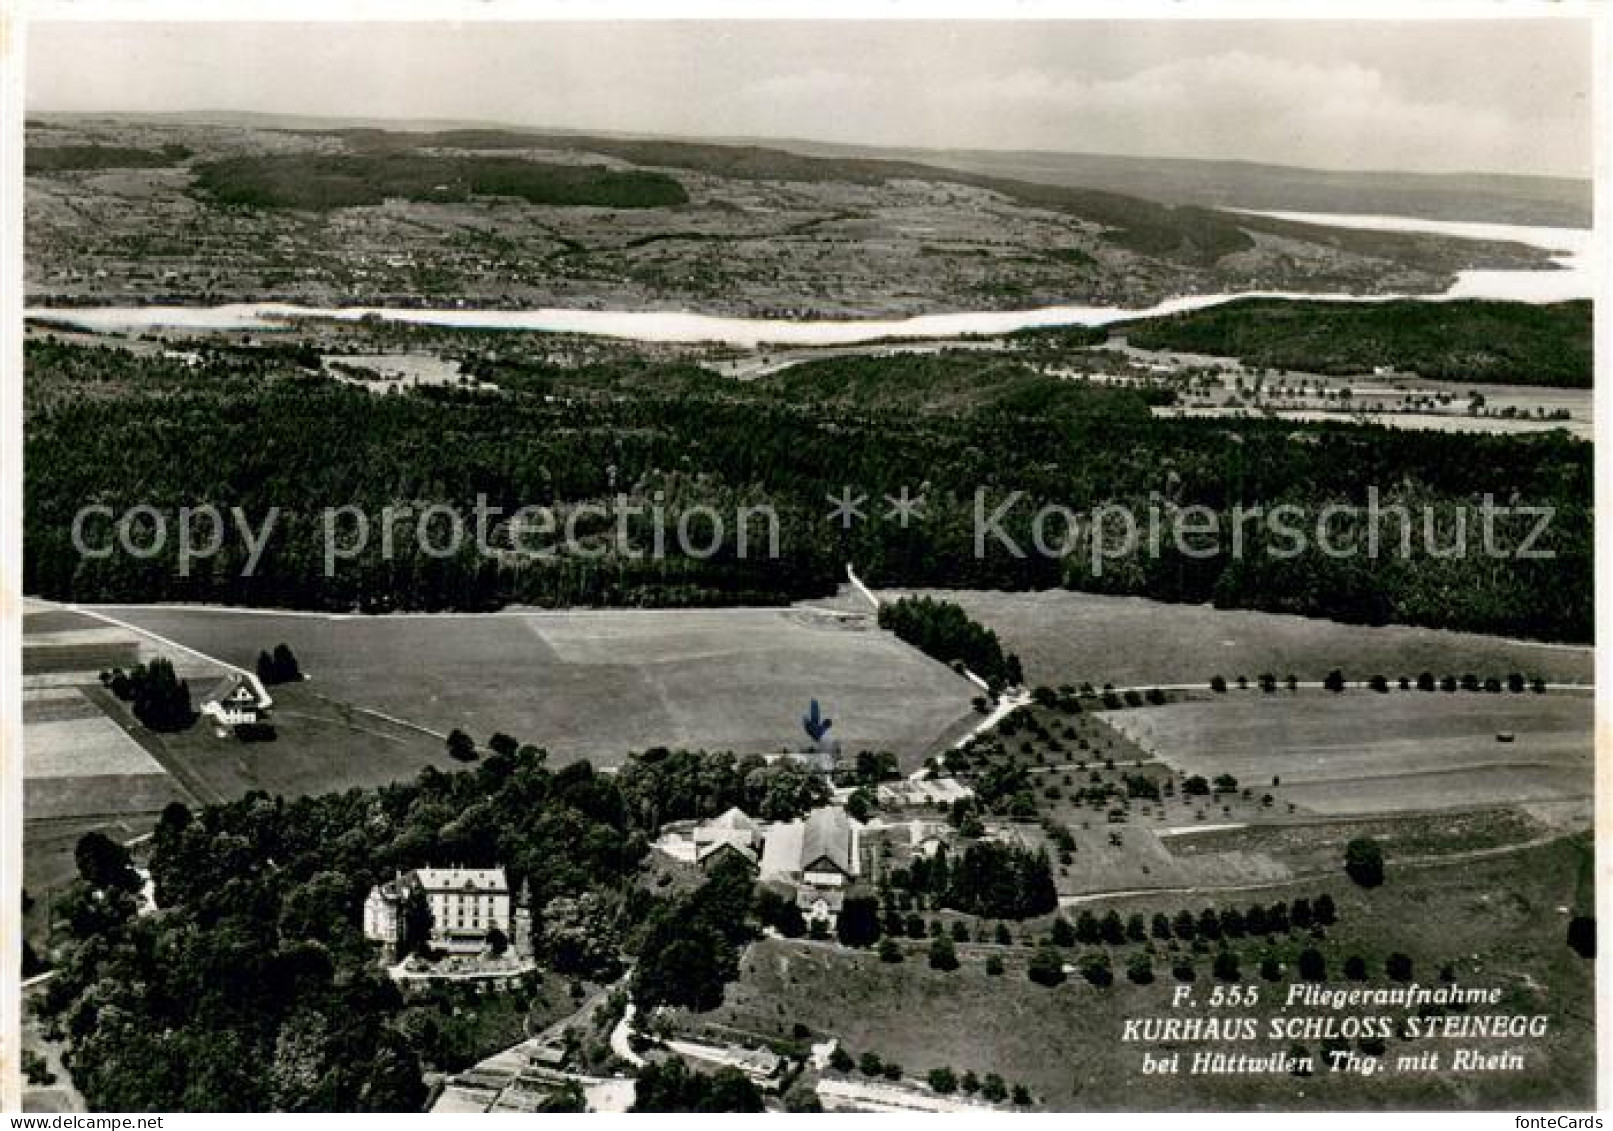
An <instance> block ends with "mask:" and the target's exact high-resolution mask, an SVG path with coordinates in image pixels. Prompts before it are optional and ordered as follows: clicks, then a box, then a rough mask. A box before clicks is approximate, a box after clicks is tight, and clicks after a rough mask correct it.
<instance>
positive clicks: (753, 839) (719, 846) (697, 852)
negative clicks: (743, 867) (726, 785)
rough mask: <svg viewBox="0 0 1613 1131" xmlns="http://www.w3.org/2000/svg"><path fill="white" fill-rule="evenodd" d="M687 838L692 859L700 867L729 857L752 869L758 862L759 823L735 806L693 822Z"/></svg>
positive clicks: (760, 841)
mask: <svg viewBox="0 0 1613 1131" xmlns="http://www.w3.org/2000/svg"><path fill="white" fill-rule="evenodd" d="M690 839H691V840H692V841H693V842H694V858H695V862H696V863H697V864H699V865H700V866H701V867H702V868H709V867H711V865H712V864H713V863H715V862H716V861H718V860H721V859H723V858H724V857H729V856H732V857H735V858H737V859H739V860H742V861H744V862H745V863H746V864H747V865H749V866H750V867H751V868H753V869H754V868H757V867H758V866H759V865H760V864H761V855H760V854H761V847H762V832H761V826H760V825H758V824H757V823H756V822H755V821H753V820H752V819H751V818H750V817H749V816H747V815H746V813H745V811H744V810H743V809H740V808H738V807H737V806H736V807H734V808H732V809H730V810H728V811H727V812H726V813H723V814H722V815H721V816H717V817H713V818H712V819H711V820H709V821H706V822H703V823H702V824H699V825H696V826H695V828H694V832H693V833H692V834H691V837H690Z"/></svg>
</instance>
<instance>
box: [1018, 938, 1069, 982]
mask: <svg viewBox="0 0 1613 1131" xmlns="http://www.w3.org/2000/svg"><path fill="white" fill-rule="evenodd" d="M1025 975H1026V977H1028V978H1030V980H1031V981H1033V982H1035V983H1036V984H1037V985H1039V986H1056V985H1058V984H1059V983H1060V982H1062V981H1064V956H1063V955H1062V954H1060V953H1059V952H1058V950H1057V949H1055V948H1054V947H1051V946H1041V947H1038V948H1037V950H1036V953H1035V954H1033V955H1032V956H1031V960H1030V964H1029V966H1027V967H1026V970H1025Z"/></svg>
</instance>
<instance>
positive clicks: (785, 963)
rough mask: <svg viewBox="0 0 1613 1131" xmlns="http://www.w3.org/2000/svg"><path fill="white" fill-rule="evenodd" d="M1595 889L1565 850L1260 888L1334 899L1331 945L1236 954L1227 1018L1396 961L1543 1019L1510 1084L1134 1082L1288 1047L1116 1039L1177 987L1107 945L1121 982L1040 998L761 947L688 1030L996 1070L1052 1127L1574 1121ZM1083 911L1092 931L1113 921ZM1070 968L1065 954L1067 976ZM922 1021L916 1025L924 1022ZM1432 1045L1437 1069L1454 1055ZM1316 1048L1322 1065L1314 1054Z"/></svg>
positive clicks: (1285, 942)
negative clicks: (1019, 1086)
mask: <svg viewBox="0 0 1613 1131" xmlns="http://www.w3.org/2000/svg"><path fill="white" fill-rule="evenodd" d="M1589 874H1590V852H1589V842H1588V840H1587V839H1585V838H1570V839H1564V840H1559V841H1557V842H1554V843H1552V844H1548V845H1545V846H1540V847H1535V848H1530V849H1526V850H1523V851H1520V852H1517V853H1514V854H1509V855H1506V856H1501V857H1496V858H1491V859H1484V860H1479V861H1474V862H1470V863H1464V864H1461V865H1456V866H1443V867H1434V868H1424V869H1419V870H1415V871H1408V872H1406V873H1405V874H1404V875H1403V876H1392V877H1391V879H1390V882H1389V883H1388V884H1386V885H1385V886H1384V887H1382V888H1378V889H1374V890H1371V891H1366V890H1363V889H1360V888H1357V887H1354V886H1353V885H1351V884H1350V883H1349V882H1348V881H1347V880H1345V879H1343V877H1342V875H1341V876H1339V877H1338V879H1336V880H1332V881H1327V882H1324V883H1321V884H1319V883H1318V882H1317V881H1315V880H1310V881H1302V882H1300V883H1297V884H1295V885H1293V886H1292V887H1291V888H1281V887H1277V888H1272V889H1269V890H1265V891H1262V892H1261V893H1260V894H1259V896H1258V898H1259V900H1260V901H1262V902H1270V901H1272V900H1291V899H1293V898H1296V897H1298V896H1305V897H1307V898H1314V897H1315V896H1316V894H1317V892H1318V890H1326V891H1327V892H1328V893H1329V894H1331V895H1332V896H1333V898H1334V899H1335V900H1336V902H1337V905H1338V922H1337V923H1336V924H1335V925H1334V926H1332V927H1330V928H1328V929H1327V930H1326V931H1325V932H1323V935H1324V937H1321V938H1312V937H1310V936H1309V935H1308V934H1307V933H1305V932H1295V934H1294V935H1293V936H1292V937H1290V936H1286V935H1282V936H1278V937H1277V938H1276V939H1275V940H1273V941H1270V942H1267V941H1256V940H1245V941H1244V942H1242V943H1240V944H1237V949H1238V950H1240V951H1242V952H1243V967H1244V971H1245V972H1244V975H1243V984H1244V985H1248V986H1254V987H1258V990H1259V995H1260V1002H1259V1004H1257V1005H1256V1006H1253V1007H1250V1008H1246V1009H1238V1010H1231V1011H1221V1012H1223V1013H1226V1012H1230V1013H1235V1014H1243V1015H1253V1016H1257V1017H1262V1018H1263V1017H1266V1016H1271V1015H1275V1014H1278V1013H1279V1012H1280V1011H1281V1009H1282V1002H1283V1001H1284V1000H1285V997H1286V993H1287V984H1288V982H1289V981H1290V980H1294V979H1296V975H1295V974H1294V973H1293V969H1294V962H1295V958H1296V956H1297V953H1298V952H1299V951H1300V950H1301V949H1302V948H1304V947H1306V946H1315V947H1316V948H1317V949H1319V950H1320V951H1321V952H1322V953H1323V955H1324V957H1325V958H1326V960H1327V962H1328V964H1329V967H1330V969H1331V970H1332V971H1333V972H1334V977H1335V978H1336V977H1337V976H1338V973H1337V972H1338V971H1339V970H1340V968H1341V967H1342V964H1343V961H1344V959H1345V958H1346V957H1349V956H1352V955H1359V956H1361V957H1362V958H1363V959H1365V960H1366V962H1367V964H1368V969H1369V971H1370V974H1369V977H1368V980H1367V981H1366V982H1365V983H1363V984H1364V985H1367V986H1382V985H1385V984H1389V983H1388V982H1387V979H1385V977H1384V975H1383V973H1382V971H1383V963H1384V959H1385V958H1386V957H1387V955H1388V954H1389V953H1391V952H1392V951H1397V950H1398V951H1402V952H1404V953H1405V954H1406V955H1408V956H1409V957H1410V958H1411V960H1412V963H1413V975H1414V977H1417V978H1419V979H1420V980H1421V981H1422V982H1423V983H1424V984H1428V983H1429V982H1431V981H1433V980H1434V979H1435V978H1437V971H1438V970H1439V968H1440V967H1441V966H1443V965H1444V964H1446V963H1449V964H1450V965H1451V968H1452V969H1451V972H1452V974H1453V976H1454V977H1455V978H1456V980H1457V981H1458V982H1459V983H1460V984H1462V985H1468V986H1494V987H1497V988H1500V989H1501V990H1502V991H1503V998H1502V1002H1501V1003H1500V1004H1499V1005H1498V1006H1496V1007H1494V1011H1495V1012H1502V1013H1523V1014H1532V1013H1544V1014H1545V1015H1547V1016H1548V1018H1549V1019H1550V1025H1549V1030H1548V1033H1547V1035H1546V1036H1545V1037H1543V1038H1538V1039H1531V1040H1527V1041H1522V1042H1515V1043H1516V1044H1517V1046H1518V1047H1519V1049H1520V1051H1522V1052H1523V1054H1524V1056H1525V1068H1524V1069H1523V1070H1522V1071H1519V1072H1490V1073H1483V1072H1479V1073H1473V1072H1454V1071H1450V1070H1448V1068H1446V1069H1443V1070H1439V1071H1432V1072H1418V1073H1411V1072H1395V1071H1385V1072H1383V1073H1380V1074H1379V1075H1378V1076H1376V1077H1375V1078H1374V1080H1373V1082H1372V1085H1371V1086H1369V1087H1362V1086H1361V1082H1360V1079H1359V1078H1357V1077H1352V1076H1348V1075H1346V1074H1344V1073H1337V1072H1329V1071H1326V1070H1325V1069H1324V1070H1322V1071H1319V1072H1318V1073H1317V1074H1316V1075H1315V1076H1312V1077H1308V1078H1305V1079H1298V1078H1295V1077H1293V1076H1290V1075H1288V1074H1286V1073H1282V1074H1276V1075H1269V1076H1265V1075H1243V1076H1237V1075H1229V1076H1196V1077H1195V1076H1190V1075H1186V1074H1185V1073H1184V1074H1182V1075H1174V1076H1172V1075H1165V1076H1153V1075H1145V1074H1143V1073H1142V1071H1141V1054H1142V1052H1143V1051H1145V1050H1146V1051H1150V1052H1154V1053H1159V1052H1164V1051H1170V1048H1181V1049H1184V1050H1188V1051H1195V1050H1215V1049H1219V1050H1220V1051H1231V1052H1249V1053H1252V1054H1259V1053H1272V1052H1280V1051H1284V1050H1285V1049H1286V1048H1287V1044H1286V1043H1279V1044H1274V1043H1272V1042H1271V1041H1270V1040H1260V1041H1255V1042H1249V1043H1247V1044H1221V1045H1215V1044H1200V1045H1181V1044H1178V1045H1174V1046H1169V1047H1167V1046H1165V1045H1163V1044H1158V1043H1156V1044H1146V1045H1145V1044H1141V1043H1126V1042H1124V1041H1122V1040H1121V1036H1122V1025H1123V1024H1124V1022H1125V1021H1126V1019H1128V1018H1134V1017H1150V1016H1162V1015H1168V1014H1170V1013H1171V1012H1172V1009H1171V995H1172V992H1173V990H1174V988H1175V986H1176V983H1175V982H1174V981H1173V980H1172V978H1171V975H1170V971H1169V968H1168V962H1169V959H1168V957H1166V955H1167V953H1168V948H1167V945H1166V944H1160V943H1150V944H1144V945H1147V946H1152V947H1153V948H1154V949H1155V950H1156V952H1158V953H1156V956H1155V959H1154V967H1155V970H1156V980H1155V981H1154V982H1152V983H1150V984H1147V985H1134V984H1132V983H1131V982H1129V981H1127V980H1126V978H1125V976H1124V973H1123V971H1124V968H1125V962H1126V957H1127V955H1128V954H1129V952H1130V951H1132V950H1134V949H1140V947H1139V946H1138V944H1127V945H1125V946H1117V947H1109V948H1107V949H1108V950H1110V952H1111V958H1112V961H1113V962H1114V963H1115V967H1116V981H1115V983H1114V984H1113V985H1112V986H1110V987H1107V988H1102V989H1100V988H1096V987H1093V986H1090V985H1088V984H1086V983H1085V982H1084V981H1082V980H1081V979H1080V978H1079V976H1074V975H1072V976H1071V978H1070V980H1069V981H1067V982H1066V983H1065V984H1063V985H1061V986H1058V987H1056V988H1052V989H1049V988H1046V987H1043V986H1039V985H1036V984H1034V983H1032V982H1030V981H1029V980H1028V979H1027V977H1026V975H1025V963H1026V962H1027V960H1028V958H1029V956H1030V954H1031V953H1032V951H1031V949H1030V948H1028V947H1025V946H1023V945H1020V946H1013V947H1006V948H1004V947H993V946H983V945H979V944H967V945H963V946H960V947H959V948H958V951H959V956H960V958H961V959H962V966H961V968H960V969H959V970H957V971H954V972H951V973H943V972H940V971H936V970H932V969H930V968H929V967H928V965H927V964H926V963H925V961H924V958H923V957H922V954H921V953H918V952H915V953H912V954H909V955H908V957H907V958H906V960H905V961H903V962H900V963H885V962H881V961H880V959H879V958H878V956H877V955H875V954H874V953H873V952H872V951H863V952H847V951H843V950H834V949H830V948H827V947H824V946H820V945H814V944H811V943H803V942H790V941H785V940H776V939H765V940H762V941H760V942H757V943H755V944H753V945H752V946H751V948H750V949H749V950H748V951H747V952H746V955H745V957H744V960H743V963H742V966H741V975H740V979H739V981H738V982H737V983H735V984H734V985H731V986H730V987H729V988H728V992H727V998H726V1000H725V1001H724V1003H723V1004H722V1005H721V1006H720V1007H719V1008H718V1009H717V1010H716V1011H715V1012H713V1013H712V1014H708V1015H702V1016H701V1017H700V1018H699V1019H698V1020H699V1021H701V1022H705V1023H708V1024H711V1025H713V1026H721V1027H722V1028H724V1029H725V1030H727V1031H728V1032H729V1033H731V1034H736V1035H738V1034H754V1035H757V1036H765V1037H769V1038H775V1039H777V1038H785V1037H787V1036H788V1035H789V1034H790V1032H791V1030H792V1028H793V1026H794V1025H796V1024H798V1023H799V1024H802V1025H805V1026H806V1027H807V1028H809V1029H810V1030H811V1031H812V1032H813V1034H814V1035H815V1039H819V1040H821V1039H823V1038H824V1037H825V1036H828V1035H834V1036H837V1037H839V1038H840V1039H841V1040H842V1042H843V1043H844V1045H845V1047H846V1048H847V1050H848V1051H849V1052H850V1053H851V1054H852V1055H853V1056H859V1055H861V1054H862V1053H864V1052H874V1053H877V1054H878V1055H879V1056H880V1057H882V1058H883V1059H884V1060H886V1061H894V1062H895V1063H897V1064H899V1065H901V1066H902V1069H903V1071H904V1073H905V1074H906V1075H907V1076H908V1077H912V1078H918V1079H922V1078H923V1076H924V1074H925V1073H926V1072H928V1071H929V1070H930V1069H931V1068H935V1067H939V1066H942V1065H946V1066H950V1067H952V1068H953V1069H954V1070H955V1071H956V1072H958V1073H960V1074H961V1073H962V1072H963V1071H964V1070H965V1069H972V1070H974V1071H975V1072H976V1073H978V1074H981V1075H984V1073H985V1072H987V1071H996V1072H999V1073H1000V1074H1001V1075H1002V1076H1003V1077H1004V1079H1005V1080H1007V1081H1008V1082H1009V1083H1010V1084H1013V1083H1016V1082H1022V1083H1024V1084H1026V1085H1027V1086H1028V1087H1029V1088H1030V1090H1031V1092H1032V1094H1033V1095H1034V1096H1035V1097H1036V1100H1037V1102H1038V1104H1040V1105H1043V1106H1045V1107H1048V1108H1051V1109H1053V1110H1055V1111H1057V1110H1064V1111H1068V1110H1193V1109H1198V1110H1207V1109H1244V1110H1252V1109H1276V1110H1305V1109H1322V1110H1327V1109H1361V1108H1374V1109H1397V1108H1399V1109H1434V1110H1438V1109H1481V1110H1482V1109H1511V1108H1530V1107H1536V1108H1541V1109H1551V1110H1559V1109H1566V1108H1572V1107H1574V1106H1575V1105H1576V1104H1580V1105H1582V1104H1585V1103H1588V1102H1590V1100H1591V1096H1592V1092H1593V1078H1594V1060H1595V1058H1594V1042H1593V1041H1592V1040H1591V1032H1592V1025H1593V1020H1594V1008H1595V1006H1594V999H1593V996H1592V993H1591V983H1592V964H1591V963H1590V962H1587V961H1586V960H1585V959H1583V958H1580V957H1579V956H1578V955H1576V954H1575V953H1574V952H1573V951H1571V950H1570V949H1569V948H1568V946H1567V945H1566V944H1565V942H1564V937H1565V936H1564V933H1565V930H1566V924H1567V919H1568V914H1569V912H1570V910H1571V909H1583V907H1584V906H1585V900H1586V899H1587V898H1588V887H1587V878H1588V876H1589ZM1254 898H1255V897H1253V896H1250V895H1249V894H1247V893H1241V894H1237V895H1229V896H1223V897H1217V896H1215V895H1213V894H1209V893H1204V894H1199V895H1196V896H1192V897H1187V896H1181V895H1159V896H1153V897H1148V898H1145V899H1133V900H1117V901H1115V902H1114V904H1113V905H1114V906H1115V907H1116V909H1117V910H1119V911H1120V913H1121V914H1122V915H1123V916H1124V915H1126V914H1129V913H1130V912H1133V911H1141V912H1143V913H1144V914H1145V915H1147V914H1152V913H1153V912H1154V911H1156V910H1163V911H1165V912H1166V913H1167V914H1169V913H1173V912H1175V911H1177V910H1179V909H1181V908H1182V907H1189V908H1191V909H1193V910H1194V911H1195V912H1197V911H1199V910H1202V908H1204V907H1206V906H1216V907H1221V906H1237V907H1239V908H1241V907H1243V906H1245V905H1247V904H1248V903H1250V902H1251V900H1252V899H1254ZM1094 910H1095V911H1096V913H1097V914H1099V915H1100V916H1101V915H1102V914H1103V913H1104V912H1105V910H1107V905H1095V906H1094ZM1171 945H1173V946H1175V947H1178V948H1180V947H1181V945H1182V944H1171ZM1076 953H1077V952H1076V951H1074V950H1072V951H1069V952H1067V955H1068V957H1069V958H1070V959H1071V960H1073V959H1074V958H1075V956H1076ZM1262 953H1270V954H1271V955H1272V956H1274V957H1275V958H1277V959H1278V961H1279V962H1281V963H1282V964H1283V967H1284V973H1283V977H1282V979H1281V980H1279V981H1276V982H1266V981H1263V980H1260V979H1259V978H1258V976H1257V975H1256V974H1255V973H1254V970H1253V967H1254V966H1255V964H1256V961H1257V959H1258V957H1259V956H1261V955H1262ZM992 954H995V955H997V956H998V957H999V958H1000V959H1002V960H1003V962H1004V966H1005V972H1004V973H1003V974H1001V975H995V976H994V975H990V974H988V973H986V971H985V964H986V959H987V957H988V956H990V955H992ZM1196 965H1197V968H1198V973H1197V977H1198V982H1197V987H1196V989H1195V996H1196V998H1198V999H1203V998H1204V997H1206V996H1207V995H1208V993H1209V992H1210V991H1209V981H1208V977H1207V975H1208V970H1207V967H1208V965H1209V958H1208V956H1207V955H1203V954H1201V955H1199V956H1198V958H1197V960H1196ZM1162 967H1164V968H1162ZM1345 984H1346V985H1353V983H1345ZM1368 1012H1372V1011H1371V1010H1369V1011H1368ZM1390 1012H1391V1014H1396V1013H1398V1012H1399V1011H1390ZM915 1018H922V1019H923V1023H922V1024H915V1023H914V1019H915ZM1262 1023H1263V1022H1262ZM1435 1043H1436V1044H1438V1045H1440V1046H1441V1050H1442V1053H1443V1055H1444V1056H1445V1057H1446V1060H1445V1064H1446V1065H1447V1066H1448V1064H1449V1052H1450V1048H1451V1045H1450V1044H1449V1043H1446V1042H1435ZM1387 1045H1388V1049H1387V1051H1388V1055H1389V1057H1390V1060H1391V1062H1392V1060H1393V1058H1394V1057H1395V1055H1397V1054H1399V1053H1405V1052H1412V1051H1417V1050H1418V1049H1421V1048H1424V1047H1426V1044H1417V1045H1412V1044H1410V1043H1408V1042H1405V1041H1402V1040H1399V1039H1391V1040H1390V1041H1388V1042H1387ZM1478 1047H1480V1048H1482V1049H1483V1050H1484V1051H1496V1050H1497V1049H1498V1048H1500V1047H1501V1046H1500V1045H1499V1044H1497V1043H1496V1042H1479V1043H1478ZM1308 1051H1309V1053H1310V1054H1311V1055H1313V1056H1318V1057H1319V1056H1320V1055H1321V1049H1320V1047H1319V1046H1318V1045H1317V1044H1316V1043H1315V1042H1311V1043H1310V1045H1309V1049H1308ZM1183 1059H1184V1061H1186V1059H1187V1058H1186V1057H1184V1058H1183Z"/></svg>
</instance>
